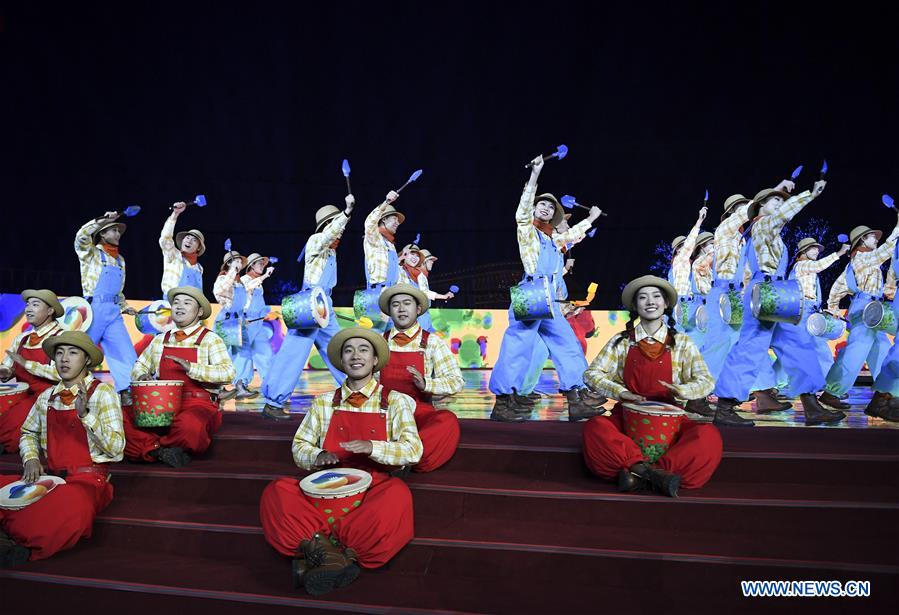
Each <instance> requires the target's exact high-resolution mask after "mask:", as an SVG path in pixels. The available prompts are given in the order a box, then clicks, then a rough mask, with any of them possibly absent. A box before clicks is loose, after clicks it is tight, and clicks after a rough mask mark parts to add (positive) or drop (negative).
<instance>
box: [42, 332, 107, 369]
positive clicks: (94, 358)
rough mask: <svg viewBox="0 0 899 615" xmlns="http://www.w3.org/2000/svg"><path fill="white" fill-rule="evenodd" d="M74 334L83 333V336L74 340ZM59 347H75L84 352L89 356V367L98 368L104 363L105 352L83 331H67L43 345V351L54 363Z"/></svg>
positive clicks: (47, 340) (50, 338)
mask: <svg viewBox="0 0 899 615" xmlns="http://www.w3.org/2000/svg"><path fill="white" fill-rule="evenodd" d="M73 333H75V334H77V333H82V334H83V335H78V336H76V337H75V338H74V339H73V337H72V335H71V334H73ZM57 346H74V347H75V348H80V349H81V350H83V351H84V353H85V354H86V355H87V362H88V367H97V366H99V365H100V364H101V363H103V351H102V350H100V349H99V348H98V347H97V346H96V345H95V344H94V343H93V342H91V338H89V337H88V336H87V334H86V333H83V332H81V331H66V332H64V333H61V334H59V335H53V336H50V337H48V338H47V339H45V340H44V342H43V343H42V344H41V349H42V350H43V351H44V354H46V355H47V357H48V358H49V359H50V360H51V361H52V360H53V358H54V355H55V354H56V347H57Z"/></svg>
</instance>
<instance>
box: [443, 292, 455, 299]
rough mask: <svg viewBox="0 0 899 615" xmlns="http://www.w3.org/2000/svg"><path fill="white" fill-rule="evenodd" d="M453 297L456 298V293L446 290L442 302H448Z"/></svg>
mask: <svg viewBox="0 0 899 615" xmlns="http://www.w3.org/2000/svg"><path fill="white" fill-rule="evenodd" d="M455 296H456V293H454V292H453V291H451V290H448V291H446V294H445V295H443V299H444V300H449V299H452V298H453V297H455Z"/></svg>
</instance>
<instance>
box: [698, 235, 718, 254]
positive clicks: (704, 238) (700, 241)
mask: <svg viewBox="0 0 899 615" xmlns="http://www.w3.org/2000/svg"><path fill="white" fill-rule="evenodd" d="M713 239H715V235H714V233H710V232H708V231H703V232H701V233H700V234H699V237H697V238H696V247H694V248H693V254H694V255H696V254H699V248H701V247H702V246H704V245H705V244H707V243H709V242H710V241H712V240H713Z"/></svg>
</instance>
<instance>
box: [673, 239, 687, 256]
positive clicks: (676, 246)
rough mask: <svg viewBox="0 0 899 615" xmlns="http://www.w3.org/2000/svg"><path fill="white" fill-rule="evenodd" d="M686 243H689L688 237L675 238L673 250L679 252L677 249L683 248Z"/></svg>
mask: <svg viewBox="0 0 899 615" xmlns="http://www.w3.org/2000/svg"><path fill="white" fill-rule="evenodd" d="M685 241H687V236H686V235H678V236H677V237H675V238H674V241H672V242H671V249H672V250H673V251H675V252H677V249H678V248H679V247H681V245H683V243H684V242H685Z"/></svg>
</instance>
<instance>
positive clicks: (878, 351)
mask: <svg viewBox="0 0 899 615" xmlns="http://www.w3.org/2000/svg"><path fill="white" fill-rule="evenodd" d="M891 347H892V346H891V345H890V339H889V338H888V337H887V334H886V333H884V332H883V331H878V332H877V338H876V339H875V340H874V343H873V344H871V350H870V351H868V356H867V357H865V363H867V364H868V369H869V370H870V372H871V377H872V378H877V376H879V375H880V369H881V367H882V366H883V364H884V362H885V361H886V358H887V354H889V352H890V348H891Z"/></svg>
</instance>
